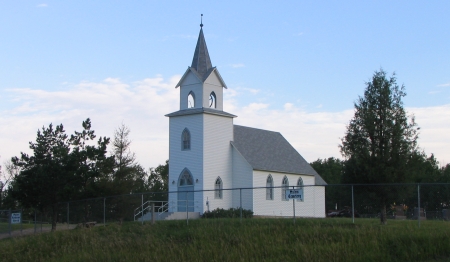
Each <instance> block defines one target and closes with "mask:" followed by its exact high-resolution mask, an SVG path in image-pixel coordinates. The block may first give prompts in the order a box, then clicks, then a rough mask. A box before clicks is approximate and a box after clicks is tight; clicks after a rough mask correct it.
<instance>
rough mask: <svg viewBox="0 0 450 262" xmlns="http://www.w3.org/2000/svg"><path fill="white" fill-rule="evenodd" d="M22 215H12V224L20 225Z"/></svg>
mask: <svg viewBox="0 0 450 262" xmlns="http://www.w3.org/2000/svg"><path fill="white" fill-rule="evenodd" d="M20 218H21V214H20V213H11V224H20Z"/></svg>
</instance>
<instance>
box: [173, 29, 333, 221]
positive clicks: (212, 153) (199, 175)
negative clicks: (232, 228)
mask: <svg viewBox="0 0 450 262" xmlns="http://www.w3.org/2000/svg"><path fill="white" fill-rule="evenodd" d="M200 26H201V28H200V34H199V37H198V41H197V46H196V47H195V53H194V58H193V60H192V64H191V66H190V67H188V69H187V70H186V72H185V73H184V75H183V76H182V78H181V79H180V81H179V82H178V84H177V86H176V88H179V90H180V108H179V110H178V111H176V112H173V113H170V114H167V115H166V116H167V117H169V122H170V123H169V133H170V134H169V191H170V192H172V193H170V194H169V202H168V205H169V212H186V211H189V212H198V213H199V214H203V213H204V212H206V211H208V210H214V209H216V208H224V209H228V208H238V207H239V206H240V205H241V203H242V207H243V208H244V209H250V210H252V211H253V212H254V215H257V216H293V211H294V209H293V203H292V202H293V201H294V200H290V201H289V199H286V195H285V191H286V189H287V188H292V186H298V188H302V189H303V199H302V200H296V201H295V203H294V204H295V215H296V216H303V217H325V187H324V185H326V182H325V181H324V180H323V179H322V178H321V177H320V175H319V174H318V173H317V172H316V171H315V170H314V169H313V168H312V167H311V166H310V165H309V164H308V162H306V161H305V159H304V158H303V157H302V156H301V155H300V154H299V153H298V152H297V151H296V150H295V149H294V148H293V147H292V145H291V144H289V142H288V141H287V140H286V139H285V138H284V137H283V136H282V135H281V134H280V133H278V132H273V131H267V130H262V129H257V128H251V127H245V126H240V125H234V124H233V119H234V118H235V117H236V116H235V115H233V114H230V113H227V112H225V111H224V108H223V89H224V88H227V86H226V84H225V82H224V80H223V79H222V77H221V75H220V73H219V71H218V69H217V68H216V67H213V66H212V64H211V59H210V56H209V53H208V49H207V47H206V42H205V37H204V35H203V28H202V27H203V24H201V25H200ZM235 188H243V189H238V190H228V189H235ZM248 188H259V189H253V190H251V189H248Z"/></svg>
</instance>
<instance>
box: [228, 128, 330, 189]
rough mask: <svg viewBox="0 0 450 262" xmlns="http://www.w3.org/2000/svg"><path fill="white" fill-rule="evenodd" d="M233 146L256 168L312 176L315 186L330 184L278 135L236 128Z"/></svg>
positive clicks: (258, 130) (270, 132) (259, 130)
mask: <svg viewBox="0 0 450 262" xmlns="http://www.w3.org/2000/svg"><path fill="white" fill-rule="evenodd" d="M232 145H233V146H234V148H236V149H237V150H238V151H239V153H241V155H242V156H243V157H244V158H245V159H246V160H247V162H248V163H249V164H250V165H251V166H252V167H253V169H256V170H266V171H273V172H283V173H292V174H302V175H313V176H314V177H315V184H316V185H326V184H327V183H326V182H325V181H324V180H323V179H322V177H321V176H320V175H319V174H318V173H317V172H316V171H315V170H314V169H313V168H312V167H311V166H310V165H309V163H308V162H306V160H305V159H304V158H303V157H302V156H301V155H300V154H299V153H298V152H297V150H295V148H294V147H292V145H291V144H289V142H288V141H287V140H286V139H285V138H284V137H283V136H282V135H281V134H280V133H279V132H273V131H267V130H262V129H257V128H251V127H245V126H238V125H234V141H233V142H232Z"/></svg>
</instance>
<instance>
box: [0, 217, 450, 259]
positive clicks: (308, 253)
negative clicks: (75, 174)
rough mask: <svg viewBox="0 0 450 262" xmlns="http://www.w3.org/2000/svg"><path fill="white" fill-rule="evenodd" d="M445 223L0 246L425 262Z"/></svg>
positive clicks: (22, 241)
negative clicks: (419, 226)
mask: <svg viewBox="0 0 450 262" xmlns="http://www.w3.org/2000/svg"><path fill="white" fill-rule="evenodd" d="M449 229H450V224H449V223H448V222H442V221H424V222H422V226H421V228H418V227H417V222H414V221H389V224H388V225H386V226H381V225H379V221H378V220H370V219H367V220H365V219H360V220H358V221H357V224H356V225H354V224H352V223H350V221H349V220H348V219H298V220H297V221H296V223H295V225H294V224H293V222H292V220H288V219H247V220H245V219H244V220H243V221H242V223H240V222H239V220H238V219H234V220H233V219H202V220H193V221H189V225H186V222H185V221H161V222H158V223H156V224H155V225H150V224H144V225H141V224H140V223H125V224H123V225H107V226H105V227H102V226H97V227H95V228H93V229H77V230H71V231H61V232H53V233H47V234H41V235H36V236H29V237H22V238H15V239H7V240H2V241H0V250H1V254H2V255H1V257H2V259H4V258H6V260H7V261H426V260H439V259H440V260H445V259H447V258H450V241H449V240H450V230H449Z"/></svg>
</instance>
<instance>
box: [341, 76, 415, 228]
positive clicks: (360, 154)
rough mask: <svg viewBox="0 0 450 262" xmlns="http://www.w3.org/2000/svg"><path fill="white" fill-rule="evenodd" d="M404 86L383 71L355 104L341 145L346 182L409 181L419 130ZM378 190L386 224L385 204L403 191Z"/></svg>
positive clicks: (375, 77)
mask: <svg viewBox="0 0 450 262" xmlns="http://www.w3.org/2000/svg"><path fill="white" fill-rule="evenodd" d="M405 95H406V93H405V87H404V86H403V85H402V86H399V85H398V84H397V79H396V77H395V74H393V75H392V76H391V77H387V76H386V72H385V71H383V70H382V69H381V70H380V71H377V72H375V73H374V75H373V77H372V79H371V80H370V81H369V82H367V83H366V90H365V92H364V96H363V97H359V99H358V100H357V102H356V103H355V105H354V106H355V115H354V117H353V119H352V120H351V121H350V123H349V125H348V126H347V131H346V134H345V136H344V137H343V138H342V144H341V145H340V149H341V153H342V155H343V156H344V157H345V158H346V159H347V161H346V165H345V176H344V180H343V181H344V182H347V183H368V184H376V183H402V182H406V181H408V169H407V166H408V161H409V160H410V159H411V156H412V155H413V154H414V153H415V152H416V151H417V138H418V129H419V128H418V127H417V125H416V123H415V121H414V117H411V118H408V116H407V114H406V111H405V110H404V108H403V102H402V98H403V97H404V96H405ZM398 189H399V190H392V188H390V189H389V190H388V189H385V188H383V187H379V188H377V190H376V192H374V193H375V195H376V200H377V202H378V204H379V206H380V209H381V221H382V223H386V205H388V204H389V202H390V200H391V199H392V198H393V197H394V196H397V195H398V194H399V193H400V191H401V189H400V188H398Z"/></svg>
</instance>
